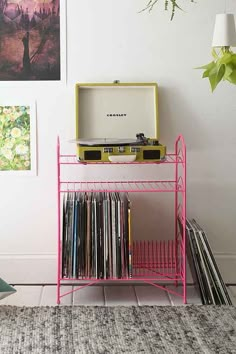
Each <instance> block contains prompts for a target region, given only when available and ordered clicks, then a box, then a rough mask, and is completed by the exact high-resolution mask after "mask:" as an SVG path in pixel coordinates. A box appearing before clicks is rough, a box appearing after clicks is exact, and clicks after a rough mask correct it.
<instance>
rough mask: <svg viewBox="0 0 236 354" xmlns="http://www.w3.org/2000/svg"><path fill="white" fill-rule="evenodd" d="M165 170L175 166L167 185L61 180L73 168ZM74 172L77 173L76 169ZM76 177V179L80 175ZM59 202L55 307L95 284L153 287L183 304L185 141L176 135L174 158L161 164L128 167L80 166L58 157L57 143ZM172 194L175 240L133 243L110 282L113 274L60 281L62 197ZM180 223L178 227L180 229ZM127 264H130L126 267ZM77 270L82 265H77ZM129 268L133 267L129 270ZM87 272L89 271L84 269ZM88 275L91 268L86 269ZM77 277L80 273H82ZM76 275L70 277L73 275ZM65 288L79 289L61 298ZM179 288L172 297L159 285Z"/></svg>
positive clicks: (162, 182) (169, 156) (73, 158)
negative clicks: (150, 167)
mask: <svg viewBox="0 0 236 354" xmlns="http://www.w3.org/2000/svg"><path fill="white" fill-rule="evenodd" d="M126 164H128V165H129V166H131V165H140V166H141V165H160V166H161V165H166V164H173V166H174V168H173V170H174V171H173V172H171V174H172V177H171V179H170V180H125V181H104V180H103V181H101V182H100V181H81V180H80V179H79V177H78V179H77V180H66V178H63V177H62V176H63V167H64V165H76V166H78V167H81V166H82V167H83V166H86V165H87V166H89V165H100V166H101V165H109V167H111V168H112V166H117V165H126ZM78 171H81V170H80V169H78ZM78 175H79V173H78ZM57 187H58V193H57V200H58V210H57V212H58V267H57V268H58V272H57V303H58V304H60V300H61V298H62V297H64V296H66V295H68V294H71V293H72V292H75V291H77V290H80V289H82V288H84V287H86V286H90V285H93V284H97V283H100V282H101V283H102V282H107V281H116V282H126V281H127V282H128V281H137V282H138V281H142V282H144V283H147V284H151V285H153V286H155V287H158V288H160V289H162V290H164V291H167V292H169V293H172V294H175V295H177V296H179V297H181V298H182V300H183V303H186V300H187V298H186V221H185V220H186V146H185V142H184V138H183V136H182V135H179V136H178V137H177V139H176V141H175V146H174V153H173V154H167V155H166V157H165V160H164V161H159V162H152V161H150V162H132V163H124V162H122V163H111V162H106V163H102V162H89V163H84V162H80V161H78V160H77V157H76V155H64V154H60V141H59V138H58V143H57ZM77 191H78V192H174V206H173V208H174V235H173V240H167V241H166V240H165V241H159V240H158V241H156V240H155V241H134V242H133V243H132V247H131V248H130V254H131V259H130V258H129V264H128V271H127V264H125V263H124V264H123V263H122V272H121V273H119V277H117V278H115V277H109V275H113V274H118V273H116V272H110V273H106V274H107V278H106V279H103V278H102V275H101V274H102V273H100V277H99V275H98V273H96V276H95V274H93V271H92V272H91V271H90V273H89V274H85V273H83V274H81V273H79V274H78V272H77V273H75V274H77V277H76V278H74V277H73V276H72V275H71V273H70V272H69V273H68V272H66V273H64V274H63V275H65V274H66V277H65V276H62V245H61V242H62V233H61V221H62V220H61V200H62V198H61V193H67V192H77ZM179 222H180V223H181V225H180V224H179ZM130 262H131V263H130ZM80 264H81V263H80ZM130 265H131V267H130ZM87 269H88V268H87ZM89 269H90V268H89ZM80 272H84V271H81V268H80ZM73 274H74V273H73ZM68 282H72V283H73V284H75V283H76V282H77V283H80V284H81V283H82V285H81V286H79V287H74V288H73V290H71V291H67V292H65V293H61V290H60V287H61V285H66V284H68ZM164 283H168V284H170V283H171V284H173V285H176V286H177V285H178V284H180V285H181V287H180V288H179V289H177V288H176V291H175V290H173V289H170V288H166V287H165V286H164V285H163V284H164Z"/></svg>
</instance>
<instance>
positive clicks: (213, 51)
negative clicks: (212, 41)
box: [211, 48, 218, 59]
mask: <svg viewBox="0 0 236 354" xmlns="http://www.w3.org/2000/svg"><path fill="white" fill-rule="evenodd" d="M211 54H212V56H213V58H214V59H218V54H217V53H216V50H215V48H212V51H211Z"/></svg>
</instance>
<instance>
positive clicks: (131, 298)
mask: <svg viewBox="0 0 236 354" xmlns="http://www.w3.org/2000/svg"><path fill="white" fill-rule="evenodd" d="M14 287H15V289H16V290H17V292H16V293H15V294H13V295H10V296H8V297H6V298H5V299H3V300H1V301H0V305H12V306H57V303H56V286H54V285H45V286H26V285H25V286H24V285H22V286H14ZM71 289H72V287H71V286H68V285H67V286H62V287H61V293H62V294H63V293H66V292H67V291H70V290H71ZM173 289H174V290H176V289H175V288H174V287H173ZM228 291H229V294H230V296H231V299H232V302H233V304H234V305H235V306H236V286H234V287H233V286H230V287H229V288H228ZM187 300H188V304H196V305H198V304H201V301H200V298H199V296H198V294H197V293H196V290H195V288H194V286H188V287H187ZM72 304H74V305H90V306H104V305H105V306H143V305H149V306H151V305H157V306H163V305H164V306H166V305H173V306H179V305H182V304H183V302H182V299H181V298H180V297H178V296H176V295H172V294H170V293H167V292H165V291H164V290H161V289H158V288H156V287H153V286H147V285H137V286H117V285H116V286H112V285H111V286H90V287H86V288H83V289H81V290H78V291H76V292H73V293H72V294H69V295H66V296H64V297H63V298H61V305H62V306H63V305H72Z"/></svg>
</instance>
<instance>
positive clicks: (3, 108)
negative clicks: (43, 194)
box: [0, 100, 37, 176]
mask: <svg viewBox="0 0 236 354" xmlns="http://www.w3.org/2000/svg"><path fill="white" fill-rule="evenodd" d="M36 136H37V132H36V104H35V102H24V101H22V102H20V103H19V102H17V101H11V102H2V101H1V100H0V176H3V175H5V176H9V175H15V176H21V175H23V176H27V175H29V176H30V175H31V176H36V175H37V160H36V157H37V156H36V152H37V146H36Z"/></svg>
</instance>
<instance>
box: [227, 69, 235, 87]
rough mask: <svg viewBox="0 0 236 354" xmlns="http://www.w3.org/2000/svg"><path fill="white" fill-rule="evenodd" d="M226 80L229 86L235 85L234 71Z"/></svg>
mask: <svg viewBox="0 0 236 354" xmlns="http://www.w3.org/2000/svg"><path fill="white" fill-rule="evenodd" d="M226 80H228V81H229V82H230V83H231V84H234V85H236V70H234V71H233V72H232V74H231V75H230V76H229V77H227V79H226Z"/></svg>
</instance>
